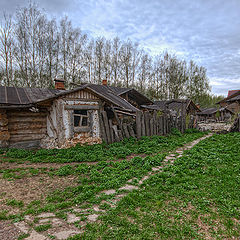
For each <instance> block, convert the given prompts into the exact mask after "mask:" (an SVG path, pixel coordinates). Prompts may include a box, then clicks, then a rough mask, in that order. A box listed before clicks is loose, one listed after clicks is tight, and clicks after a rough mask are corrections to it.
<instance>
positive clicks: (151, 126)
mask: <svg viewBox="0 0 240 240" xmlns="http://www.w3.org/2000/svg"><path fill="white" fill-rule="evenodd" d="M153 135H154V133H153V118H151V119H150V136H153Z"/></svg>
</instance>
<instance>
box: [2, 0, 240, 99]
mask: <svg viewBox="0 0 240 240" xmlns="http://www.w3.org/2000/svg"><path fill="white" fill-rule="evenodd" d="M27 3H28V1H26V0H1V1H0V9H2V10H5V11H6V12H9V13H14V12H15V10H16V7H17V6H25V5H27ZM37 3H38V5H39V6H40V7H41V8H44V9H45V11H46V12H47V13H48V14H49V15H51V16H55V17H57V18H59V17H61V16H64V15H67V16H68V17H69V18H70V19H71V20H72V22H73V24H74V25H75V26H79V27H81V29H82V30H83V31H85V32H86V33H88V34H90V35H91V36H93V37H96V36H105V37H106V38H113V37H114V36H119V37H120V38H121V39H127V38H130V39H131V40H132V41H137V42H139V43H140V45H141V46H142V47H144V48H145V49H146V50H147V51H149V52H150V53H151V54H152V55H156V54H159V53H161V52H163V51H164V50H165V49H167V50H168V51H169V52H171V53H175V54H176V55H177V56H178V57H179V58H183V59H186V60H190V59H193V60H194V61H196V62H197V63H198V64H199V65H202V66H204V67H206V68H207V71H208V77H209V79H210V84H211V86H212V92H213V93H214V94H218V95H220V94H222V95H226V94H227V91H228V90H229V89H240V0H70V1H69V0H41V1H37Z"/></svg>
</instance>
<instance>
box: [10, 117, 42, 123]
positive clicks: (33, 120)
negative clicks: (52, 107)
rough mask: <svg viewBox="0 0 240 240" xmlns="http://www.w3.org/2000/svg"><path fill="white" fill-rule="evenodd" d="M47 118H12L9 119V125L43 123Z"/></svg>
mask: <svg viewBox="0 0 240 240" xmlns="http://www.w3.org/2000/svg"><path fill="white" fill-rule="evenodd" d="M46 120H47V117H46V116H44V117H28V116H26V117H25V118H23V117H11V118H9V119H8V121H9V123H22V122H29V123H32V122H43V121H46Z"/></svg>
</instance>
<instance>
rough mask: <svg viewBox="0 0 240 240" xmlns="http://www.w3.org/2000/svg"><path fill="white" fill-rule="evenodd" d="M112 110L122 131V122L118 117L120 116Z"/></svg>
mask: <svg viewBox="0 0 240 240" xmlns="http://www.w3.org/2000/svg"><path fill="white" fill-rule="evenodd" d="M111 109H112V111H113V114H114V117H115V119H116V121H117V124H118V126H119V128H120V129H121V127H122V126H121V121H120V119H119V117H118V114H117V113H116V111H115V109H114V108H113V107H111Z"/></svg>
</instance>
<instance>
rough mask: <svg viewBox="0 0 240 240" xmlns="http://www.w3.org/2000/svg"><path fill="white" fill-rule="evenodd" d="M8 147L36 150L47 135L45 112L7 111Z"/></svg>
mask: <svg viewBox="0 0 240 240" xmlns="http://www.w3.org/2000/svg"><path fill="white" fill-rule="evenodd" d="M7 118H8V131H9V134H10V138H9V147H14V148H37V147H40V140H41V139H42V138H44V137H45V136H46V134H47V112H31V111H26V110H24V111H23V110H22V111H16V110H8V111H7Z"/></svg>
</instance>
